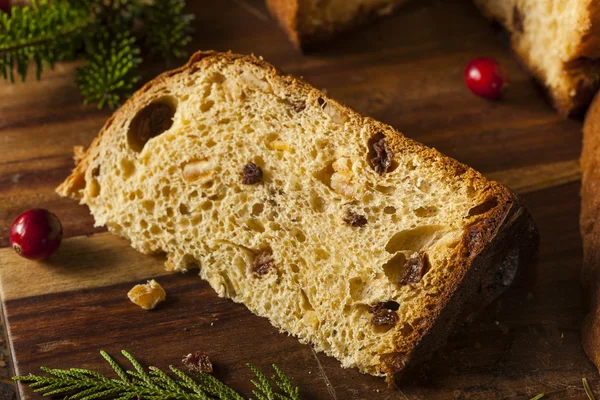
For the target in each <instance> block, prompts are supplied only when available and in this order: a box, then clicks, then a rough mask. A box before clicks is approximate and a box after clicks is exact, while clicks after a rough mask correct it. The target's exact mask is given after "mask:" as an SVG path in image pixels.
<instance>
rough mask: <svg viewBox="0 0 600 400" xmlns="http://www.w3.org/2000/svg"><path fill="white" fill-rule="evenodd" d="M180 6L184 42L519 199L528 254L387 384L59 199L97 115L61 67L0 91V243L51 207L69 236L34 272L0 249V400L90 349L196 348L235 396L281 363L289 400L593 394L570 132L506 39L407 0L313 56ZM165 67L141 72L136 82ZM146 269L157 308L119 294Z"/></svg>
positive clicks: (575, 146) (87, 363) (428, 3)
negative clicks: (331, 105) (306, 87)
mask: <svg viewBox="0 0 600 400" xmlns="http://www.w3.org/2000/svg"><path fill="white" fill-rule="evenodd" d="M189 3H190V4H189V8H190V10H191V11H193V12H194V13H195V14H196V23H195V26H196V33H195V37H194V41H193V43H192V44H191V45H190V50H197V49H215V50H232V51H235V52H242V53H255V54H257V55H262V56H263V57H264V58H265V59H266V60H267V61H269V62H271V63H273V64H275V65H276V66H278V67H280V68H281V69H283V70H285V71H287V72H290V73H293V74H296V75H298V76H302V77H304V78H305V79H306V80H307V81H309V82H311V83H313V84H314V85H315V86H317V87H319V88H322V89H325V90H327V92H328V94H329V95H331V96H333V97H335V98H337V99H338V100H340V101H341V102H343V103H345V104H347V105H349V106H351V107H353V108H355V109H356V110H357V111H359V112H361V113H364V114H367V115H370V116H372V117H374V118H376V119H380V120H382V121H383V122H386V123H389V124H391V125H393V126H394V127H396V128H397V129H399V130H400V131H402V132H404V133H405V134H406V135H407V136H409V137H412V138H414V139H416V140H419V141H421V142H423V143H425V144H427V145H430V146H433V147H435V148H437V149H438V150H440V151H441V152H443V153H445V154H447V155H449V156H452V157H454V158H456V159H458V160H460V161H462V162H464V163H466V164H469V165H470V166H472V167H474V168H476V169H478V170H480V171H481V172H483V173H484V174H485V175H487V176H489V177H491V178H493V179H496V180H499V181H501V182H503V183H505V184H507V185H508V186H509V187H512V188H513V189H514V190H515V191H517V192H519V193H521V194H522V196H523V198H524V200H525V201H526V202H527V204H528V205H529V207H530V210H531V212H532V214H533V216H534V218H535V220H536V222H537V223H538V226H539V228H540V233H541V253H540V261H539V263H538V265H537V266H535V267H532V268H530V269H528V270H525V271H523V273H522V274H521V275H520V277H519V278H518V279H517V281H516V282H515V284H514V285H513V287H512V288H511V289H510V290H509V291H508V292H507V293H506V294H505V295H504V296H503V297H502V298H501V299H499V300H498V301H497V302H495V303H494V304H492V305H491V306H490V307H489V308H488V309H487V311H486V312H485V313H484V315H482V316H481V317H480V318H479V319H478V320H476V321H475V322H474V323H472V324H470V325H468V326H466V327H464V328H463V329H461V330H460V331H459V332H457V333H456V334H455V335H454V336H453V337H452V338H451V340H450V342H449V345H448V346H447V347H446V349H445V350H444V351H443V352H441V353H440V354H439V355H437V356H436V357H435V358H434V359H433V360H431V362H429V363H428V364H427V365H424V366H422V367H418V368H415V369H413V370H412V371H411V372H410V373H409V374H408V375H407V376H406V377H405V378H404V379H403V380H402V381H401V382H399V387H398V388H395V389H393V390H389V389H387V388H386V387H385V385H384V383H383V382H382V380H380V379H377V378H373V377H368V376H364V375H360V374H359V373H358V372H356V371H355V370H343V369H341V368H340V367H339V363H338V362H337V361H335V360H333V359H331V358H329V357H326V356H324V355H322V354H315V353H314V352H313V351H312V350H311V348H310V347H309V346H306V345H301V344H300V343H298V342H297V341H296V340H295V339H294V338H292V337H288V336H287V335H285V334H281V333H279V332H278V331H277V330H276V329H274V328H272V327H271V326H270V324H269V323H268V322H267V321H266V320H264V319H261V318H258V317H255V316H253V315H251V314H250V313H249V312H248V311H247V310H246V309H245V308H244V307H243V306H241V305H237V304H233V303H232V302H230V301H228V300H224V299H220V298H218V297H217V296H216V294H215V293H214V292H213V291H212V290H211V289H210V288H209V287H208V285H207V284H205V283H203V282H202V281H201V280H200V279H199V278H198V277H197V275H196V274H195V273H188V274H177V275H163V274H164V272H162V269H161V260H159V259H156V258H152V257H148V256H144V255H141V254H138V253H135V252H134V251H133V250H131V249H129V248H128V246H127V244H126V243H125V242H124V241H122V240H120V239H117V238H113V237H112V236H109V235H108V234H106V233H101V232H102V231H103V230H104V229H103V228H101V227H99V228H94V226H93V219H92V218H91V216H90V215H89V212H88V210H87V209H86V208H85V207H82V206H79V205H78V204H77V203H76V202H73V201H70V200H67V199H61V198H59V197H57V196H56V195H55V194H54V188H55V187H56V186H57V185H58V184H59V183H60V182H61V181H62V179H64V178H65V177H66V176H67V174H68V172H69V170H70V169H71V168H72V166H73V160H72V147H73V146H74V145H79V144H82V145H88V144H89V143H90V142H91V140H92V138H93V137H94V136H95V135H96V133H97V132H98V130H99V129H100V127H101V126H102V124H103V122H104V121H105V120H106V119H107V118H108V117H109V115H110V111H109V110H104V111H99V110H97V109H96V108H95V107H93V106H83V105H82V104H81V98H80V96H79V94H78V91H77V88H76V86H75V84H74V71H75V68H76V66H77V64H76V63H63V64H59V65H57V66H56V67H55V69H54V70H53V71H50V72H47V73H45V74H44V75H43V79H42V80H41V81H39V82H36V81H29V82H26V83H17V84H14V85H10V84H8V83H4V82H1V83H0V246H1V247H7V246H8V229H9V226H10V223H11V222H12V220H13V219H14V218H15V217H16V216H17V215H18V214H19V213H20V212H22V211H24V210H26V209H28V208H32V207H45V208H49V209H51V210H52V211H54V212H55V213H56V214H57V215H58V216H59V218H60V219H61V221H62V222H63V226H64V231H65V235H66V236H67V237H72V239H69V240H66V241H65V243H64V244H63V246H62V247H61V249H60V250H59V252H58V253H57V254H56V255H55V256H53V257H52V258H50V259H49V260H48V261H47V262H46V263H45V264H36V263H31V262H27V261H24V260H21V259H18V258H16V257H15V256H14V255H13V254H12V252H11V250H10V249H4V250H1V251H0V280H1V281H0V285H1V290H2V297H3V306H4V307H3V317H4V319H5V323H6V331H7V333H8V343H9V346H6V342H2V343H0V357H1V356H2V354H4V353H5V352H6V351H7V350H6V349H7V348H11V350H12V361H13V365H12V370H11V369H10V368H8V366H5V365H4V364H3V363H2V360H1V359H0V378H1V379H2V381H3V382H4V383H1V382H0V398H3V397H6V398H10V397H11V390H12V389H11V386H10V385H9V384H7V383H6V382H8V377H9V375H10V374H12V373H14V372H15V371H16V372H17V373H29V372H36V371H37V367H38V366H39V365H42V364H43V365H48V366H53V367H68V366H81V367H89V368H95V369H99V370H103V371H107V370H106V367H105V365H104V364H103V360H102V358H101V357H100V356H99V354H98V352H99V350H100V349H105V350H108V351H111V352H113V353H115V354H116V353H117V352H118V350H120V349H122V348H125V349H128V350H130V351H132V352H133V353H134V354H135V355H137V356H139V357H140V358H141V359H142V360H143V361H146V362H148V363H153V364H155V365H156V366H159V367H165V366H167V365H168V364H177V363H178V362H179V360H180V358H181V356H182V355H183V354H185V353H187V352H190V351H194V350H198V349H201V350H205V351H208V352H209V353H210V354H211V355H212V357H213V359H214V361H215V363H216V364H217V366H218V367H219V372H218V376H219V377H220V378H222V379H223V380H225V381H226V382H227V383H230V384H232V385H233V386H234V387H236V388H238V389H240V390H242V391H243V392H244V393H246V394H247V395H249V394H250V393H249V392H248V389H249V388H248V386H247V384H246V382H247V381H248V379H249V378H250V374H249V372H248V371H247V370H246V368H245V367H244V364H245V363H246V362H252V363H254V364H255V365H257V366H258V367H260V368H262V369H264V370H268V368H269V365H270V364H271V363H277V364H278V365H280V366H281V367H282V368H283V369H284V370H286V372H288V373H289V375H290V376H291V377H292V379H293V381H294V382H295V383H296V384H298V385H299V386H300V390H301V392H302V393H303V394H304V397H303V399H304V398H305V399H313V398H314V399H339V400H342V399H371V398H375V399H378V398H381V399H410V400H413V399H442V400H444V399H529V398H531V397H532V396H534V395H536V394H538V393H540V392H544V393H546V398H549V399H586V396H585V394H584V392H583V387H582V385H581V378H582V377H584V376H585V377H587V379H588V380H589V381H590V383H591V385H592V387H593V388H594V389H595V390H596V391H597V392H598V391H600V379H599V377H598V372H597V371H596V370H595V369H594V367H593V365H592V364H591V362H589V361H588V360H587V358H586V357H585V355H584V353H583V351H582V349H581V345H580V342H579V339H580V338H579V326H580V323H581V318H582V303H581V294H580V289H579V271H580V264H581V243H580V238H579V233H578V214H579V167H578V165H579V164H578V157H579V152H580V146H581V133H580V131H581V122H579V121H573V120H566V119H562V118H560V117H558V116H557V115H555V114H554V112H553V111H552V109H551V108H550V107H549V106H548V105H547V104H546V103H545V101H544V100H543V97H542V96H541V95H540V93H539V92H538V91H537V90H536V89H535V87H534V85H532V83H531V81H530V79H529V77H528V76H527V75H526V73H525V72H523V71H522V70H521V69H520V68H519V66H518V64H517V63H516V61H514V60H513V58H512V57H511V54H510V51H509V50H508V49H507V48H506V47H505V38H503V35H502V33H501V32H498V31H496V30H495V29H494V28H493V27H492V26H490V24H489V23H488V22H487V21H486V20H484V19H483V18H482V17H481V16H480V15H479V13H478V12H477V10H476V9H475V8H474V6H473V5H472V4H471V2H470V1H468V0H456V1H452V2H449V1H439V0H437V1H436V0H421V1H415V2H413V3H410V4H408V5H407V6H406V7H404V8H403V9H402V10H401V11H400V12H399V13H398V14H397V15H395V16H392V17H390V18H388V19H386V20H383V21H381V22H379V23H377V24H375V25H373V26H370V27H368V28H365V29H363V30H360V31H358V32H356V33H352V34H348V35H346V36H345V37H343V38H340V39H339V40H337V41H336V42H335V43H333V44H332V45H331V46H330V47H329V48H328V49H326V50H323V51H322V52H320V53H317V54H313V55H310V56H303V55H300V54H298V53H296V52H295V50H294V49H293V47H292V46H291V45H290V44H289V43H288V42H287V39H286V38H285V35H283V33H282V32H281V31H280V30H279V29H278V27H277V26H276V25H275V24H274V23H273V22H272V21H271V19H270V17H269V16H268V14H267V12H266V10H265V7H264V5H263V3H262V1H261V0H222V1H207V0H206V1H200V0H196V1H194V0H189ZM480 56H488V57H494V58H496V59H498V60H499V61H500V62H501V63H502V64H503V65H504V66H505V67H506V68H507V70H508V71H509V74H510V76H511V84H510V87H509V89H508V92H507V96H506V97H505V99H504V100H502V101H499V102H489V101H486V100H483V99H480V98H477V97H475V96H473V95H471V94H470V93H469V92H468V90H467V89H466V88H465V87H464V84H463V80H462V73H463V68H464V66H465V65H466V63H467V62H468V61H469V60H470V59H472V58H474V57H480ZM162 68H164V67H163V66H162V65H161V64H152V63H150V64H147V65H146V69H145V70H144V73H145V76H146V77H147V78H150V77H152V76H154V75H156V74H157V73H158V72H160V71H161V70H162ZM86 235H91V237H87V236H86ZM156 275H159V278H158V280H159V282H160V283H161V284H163V286H164V287H165V289H166V290H167V293H168V301H167V302H166V303H164V304H162V306H161V307H160V308H159V309H157V310H155V311H153V312H144V311H142V310H140V309H138V308H136V307H135V306H133V305H132V304H131V303H130V302H129V301H128V300H127V299H126V297H125V294H126V292H127V290H128V289H130V288H131V286H132V285H133V284H135V283H139V282H143V281H144V280H145V279H146V278H149V277H151V276H156ZM21 394H22V396H23V398H37V397H35V396H32V395H31V392H30V391H28V390H25V391H24V392H22V393H21Z"/></svg>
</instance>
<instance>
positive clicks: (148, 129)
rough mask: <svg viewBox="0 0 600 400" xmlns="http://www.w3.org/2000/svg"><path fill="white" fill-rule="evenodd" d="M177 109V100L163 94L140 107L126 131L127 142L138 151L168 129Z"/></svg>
mask: <svg viewBox="0 0 600 400" xmlns="http://www.w3.org/2000/svg"><path fill="white" fill-rule="evenodd" d="M176 111H177V100H176V99H175V98H174V97H172V96H163V97H161V98H159V99H158V100H155V101H153V102H152V103H150V104H149V105H147V106H146V107H144V108H142V109H141V110H140V111H138V113H137V114H136V115H135V117H134V118H133V120H132V121H131V124H130V125H129V130H128V131H127V144H128V145H129V147H130V148H131V149H132V150H133V151H135V152H137V153H139V152H140V151H142V149H143V148H144V146H145V145H146V143H147V142H148V141H149V140H150V139H152V138H154V137H156V136H158V135H160V134H162V133H164V132H165V131H167V130H169V129H170V128H171V126H172V125H173V117H174V116H175V112H176Z"/></svg>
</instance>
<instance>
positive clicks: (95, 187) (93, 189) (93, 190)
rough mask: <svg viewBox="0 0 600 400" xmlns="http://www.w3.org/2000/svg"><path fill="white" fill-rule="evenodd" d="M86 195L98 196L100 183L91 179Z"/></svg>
mask: <svg viewBox="0 0 600 400" xmlns="http://www.w3.org/2000/svg"><path fill="white" fill-rule="evenodd" d="M87 194H88V196H90V197H97V196H98V195H99V194H100V182H98V179H96V178H92V179H91V180H90V182H89V183H88V184H87Z"/></svg>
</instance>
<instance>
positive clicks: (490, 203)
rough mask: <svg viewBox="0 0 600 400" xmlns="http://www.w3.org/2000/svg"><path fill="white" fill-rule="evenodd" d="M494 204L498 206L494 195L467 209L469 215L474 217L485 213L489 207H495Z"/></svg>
mask: <svg viewBox="0 0 600 400" xmlns="http://www.w3.org/2000/svg"><path fill="white" fill-rule="evenodd" d="M496 206H498V199H496V198H495V197H494V198H491V199H488V200H486V201H484V202H483V203H481V204H479V205H477V206H475V207H473V208H471V209H470V210H469V217H474V216H476V215H481V214H485V213H487V212H488V211H490V210H491V209H493V208H495V207H496Z"/></svg>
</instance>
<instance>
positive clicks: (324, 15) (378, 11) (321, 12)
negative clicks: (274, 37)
mask: <svg viewBox="0 0 600 400" xmlns="http://www.w3.org/2000/svg"><path fill="white" fill-rule="evenodd" d="M406 1H407V0H267V7H268V8H269V11H270V12H271V14H272V15H273V17H275V18H276V19H277V21H278V22H279V24H280V25H281V27H282V28H283V29H284V30H285V31H286V33H287V35H288V37H289V38H290V40H291V41H292V43H294V45H295V46H296V47H298V48H299V49H301V50H303V51H310V50H314V49H315V48H317V47H319V46H320V45H322V44H324V43H327V42H328V41H330V40H331V39H332V38H333V37H334V36H335V35H337V34H339V33H342V32H347V31H349V30H352V29H353V28H356V27H358V26H360V25H363V24H366V23H368V22H370V21H372V20H374V19H376V18H378V17H382V16H385V15H388V14H391V13H392V12H393V11H394V10H395V9H396V8H397V7H398V6H399V5H400V4H402V3H405V2H406Z"/></svg>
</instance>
